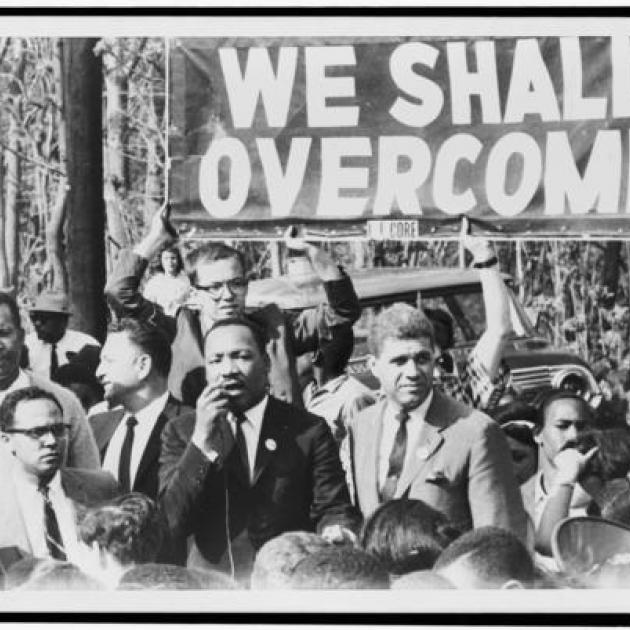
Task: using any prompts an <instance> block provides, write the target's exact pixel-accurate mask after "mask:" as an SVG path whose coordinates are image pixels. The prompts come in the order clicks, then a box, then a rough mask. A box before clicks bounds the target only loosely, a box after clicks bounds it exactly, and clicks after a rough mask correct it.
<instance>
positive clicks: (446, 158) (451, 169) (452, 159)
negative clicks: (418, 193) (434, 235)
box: [433, 133, 483, 214]
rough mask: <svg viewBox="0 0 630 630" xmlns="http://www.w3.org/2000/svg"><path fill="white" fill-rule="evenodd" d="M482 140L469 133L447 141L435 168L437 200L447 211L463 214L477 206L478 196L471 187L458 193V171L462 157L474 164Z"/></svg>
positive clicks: (437, 204)
mask: <svg viewBox="0 0 630 630" xmlns="http://www.w3.org/2000/svg"><path fill="white" fill-rule="evenodd" d="M482 148H483V145H482V143H481V142H480V141H479V140H478V139H477V138H475V136H471V135H470V134H468V133H458V134H455V135H454V136H451V137H450V138H448V139H447V140H445V141H444V143H443V144H442V146H441V147H440V149H439V151H438V154H437V156H436V158H435V169H434V171H433V200H434V201H435V205H436V206H437V207H438V208H439V209H440V210H443V211H444V212H446V213H447V214H463V213H464V212H468V211H469V210H472V208H474V207H475V204H476V203H477V200H476V199H475V195H474V193H473V192H472V190H470V188H467V189H466V190H465V191H464V192H460V193H456V192H455V171H456V169H457V164H458V163H459V161H460V160H466V161H468V162H470V163H471V164H474V163H475V161H476V160H477V158H478V157H479V153H481V149H482Z"/></svg>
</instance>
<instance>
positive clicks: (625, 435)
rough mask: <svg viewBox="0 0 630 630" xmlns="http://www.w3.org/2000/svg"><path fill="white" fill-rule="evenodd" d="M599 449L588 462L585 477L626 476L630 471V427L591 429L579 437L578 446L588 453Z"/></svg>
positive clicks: (583, 474) (604, 478) (601, 478)
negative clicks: (594, 448) (595, 448)
mask: <svg viewBox="0 0 630 630" xmlns="http://www.w3.org/2000/svg"><path fill="white" fill-rule="evenodd" d="M593 447H597V451H596V452H595V453H594V455H593V456H592V457H591V458H590V459H589V460H588V462H587V463H586V466H585V469H584V472H583V473H582V476H583V477H589V476H593V477H597V478H598V479H599V480H600V481H604V482H605V481H610V480H611V479H620V478H625V477H626V475H627V474H628V473H629V472H630V428H628V427H623V428H621V427H618V428H613V429H591V430H589V431H585V432H584V433H582V434H581V435H579V436H578V437H577V448H578V450H579V451H580V452H582V453H587V452H588V451H590V450H591V449H592V448H593Z"/></svg>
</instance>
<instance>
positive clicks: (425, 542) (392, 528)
mask: <svg viewBox="0 0 630 630" xmlns="http://www.w3.org/2000/svg"><path fill="white" fill-rule="evenodd" d="M458 535H459V531H458V530H456V529H455V528H454V527H452V526H451V524H450V522H449V521H448V519H447V518H446V516H444V514H442V513H441V512H438V511H437V510H435V509H433V508H432V507H430V506H429V505H427V504H426V503H424V501H419V500H416V499H394V500H393V501H387V502H386V503H383V504H382V505H380V506H379V507H378V508H377V509H376V511H375V512H374V513H373V514H372V515H371V516H370V517H369V518H368V519H367V521H366V522H365V523H364V525H363V530H362V531H361V537H360V541H361V547H362V548H363V549H365V551H367V552H368V553H370V554H372V555H373V556H375V557H376V558H378V560H379V561H380V562H381V563H382V564H383V565H384V566H385V568H386V569H387V570H388V571H389V572H390V573H392V574H394V575H403V574H404V573H409V572H411V571H418V570H421V569H430V568H431V567H432V566H433V564H434V563H435V561H436V560H437V558H438V556H439V555H440V553H442V551H443V550H444V549H445V548H446V547H447V546H448V545H449V544H450V543H451V542H452V541H453V540H455V538H457V536H458Z"/></svg>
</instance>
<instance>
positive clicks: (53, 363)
mask: <svg viewBox="0 0 630 630" xmlns="http://www.w3.org/2000/svg"><path fill="white" fill-rule="evenodd" d="M58 368H59V357H58V356H57V344H56V343H53V344H52V345H51V346H50V379H51V380H53V378H54V376H55V372H56V371H57V369H58Z"/></svg>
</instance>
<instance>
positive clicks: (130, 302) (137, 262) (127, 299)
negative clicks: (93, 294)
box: [105, 249, 176, 341]
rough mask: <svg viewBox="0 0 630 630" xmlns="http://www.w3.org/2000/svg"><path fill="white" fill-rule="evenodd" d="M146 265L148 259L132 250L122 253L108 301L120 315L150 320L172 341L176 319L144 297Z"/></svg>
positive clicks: (109, 287)
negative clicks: (142, 285) (141, 287)
mask: <svg viewBox="0 0 630 630" xmlns="http://www.w3.org/2000/svg"><path fill="white" fill-rule="evenodd" d="M146 268H147V261H146V260H145V259H144V258H142V257H141V256H138V255H137V254H135V253H134V252H133V251H131V250H128V249H125V250H122V251H121V252H120V256H119V257H118V261H117V262H116V267H115V268H114V271H113V273H112V276H111V278H110V279H109V282H108V283H107V285H106V287H105V297H106V298H107V303H108V304H109V305H110V307H111V308H112V309H113V310H114V312H115V313H116V315H117V316H118V317H131V318H133V319H138V320H142V321H147V322H150V323H152V324H153V325H154V326H157V327H158V328H160V329H161V330H164V332H166V334H167V335H168V337H169V339H170V340H171V341H173V339H174V338H175V333H176V320H175V318H173V317H169V316H168V315H166V314H165V313H164V311H163V310H162V308H161V307H159V306H158V305H157V304H156V303H155V302H151V301H150V300H147V299H146V298H145V297H143V295H142V293H141V292H140V281H141V280H142V276H143V275H144V272H145V271H146Z"/></svg>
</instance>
